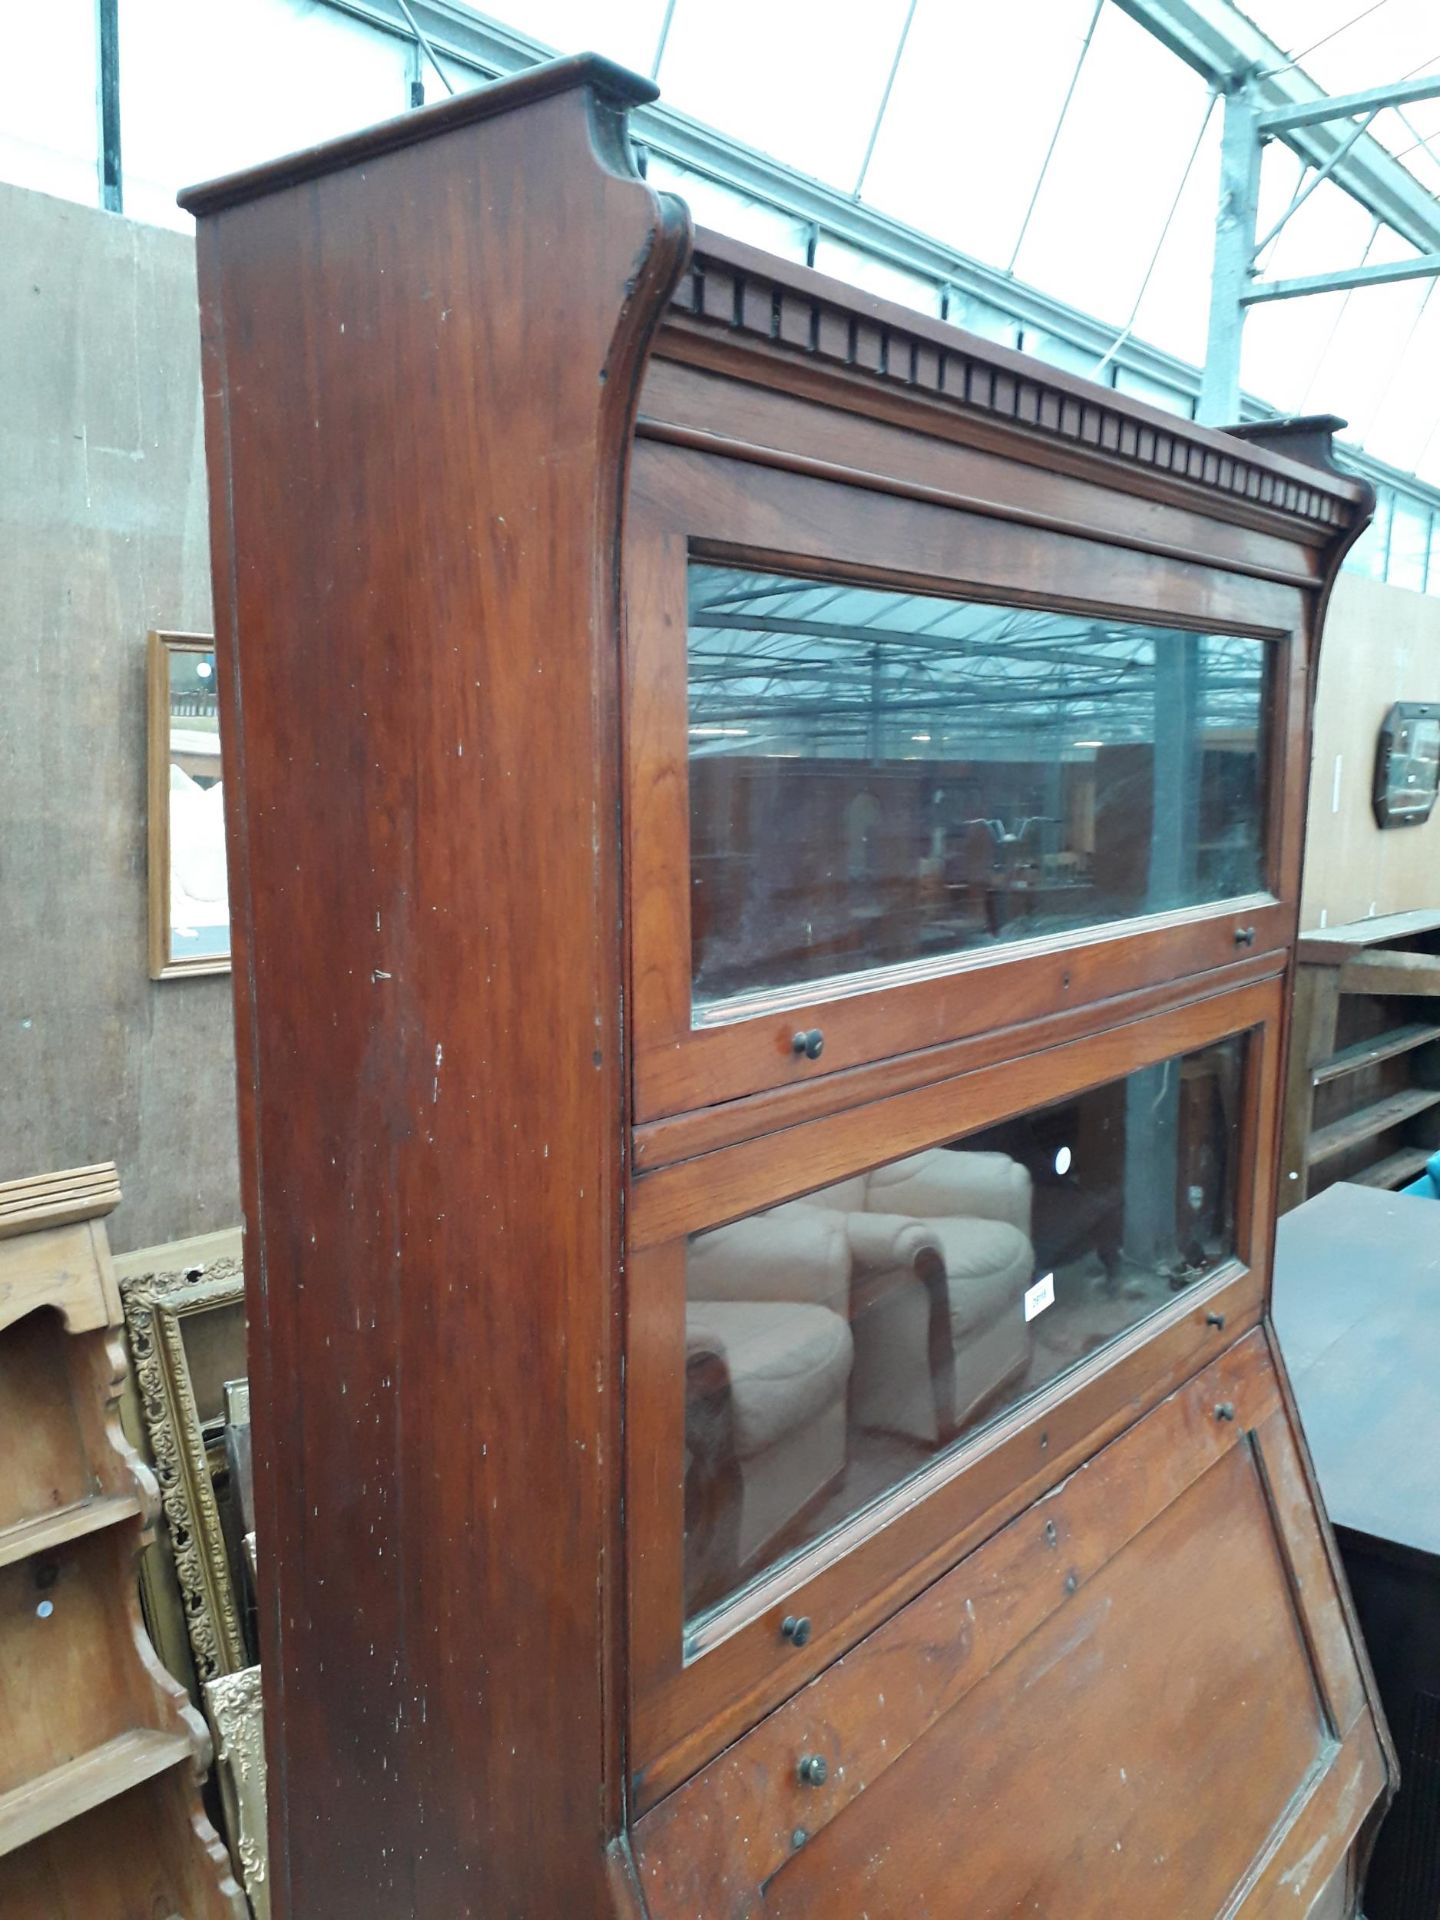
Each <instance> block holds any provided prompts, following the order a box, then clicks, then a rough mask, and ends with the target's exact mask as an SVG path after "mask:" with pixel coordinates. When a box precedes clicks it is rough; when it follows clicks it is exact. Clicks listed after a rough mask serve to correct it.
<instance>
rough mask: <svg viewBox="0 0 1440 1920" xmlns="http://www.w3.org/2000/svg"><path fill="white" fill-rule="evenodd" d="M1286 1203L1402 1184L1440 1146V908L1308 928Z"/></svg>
mask: <svg viewBox="0 0 1440 1920" xmlns="http://www.w3.org/2000/svg"><path fill="white" fill-rule="evenodd" d="M1296 962H1297V965H1296V970H1295V1011H1294V1040H1293V1043H1292V1046H1291V1052H1290V1067H1289V1075H1288V1085H1287V1089H1286V1099H1285V1141H1284V1152H1283V1164H1282V1167H1281V1178H1280V1209H1281V1211H1282V1212H1286V1211H1288V1210H1289V1209H1290V1208H1291V1207H1298V1206H1299V1205H1300V1203H1301V1201H1302V1200H1305V1199H1308V1198H1309V1197H1310V1195H1312V1194H1316V1193H1323V1191H1324V1190H1325V1188H1326V1187H1328V1186H1331V1185H1332V1184H1333V1183H1334V1182H1335V1181H1337V1180H1346V1181H1348V1182H1349V1183H1350V1184H1351V1185H1352V1186H1365V1187H1389V1188H1395V1187H1401V1186H1404V1185H1406V1183H1407V1182H1409V1181H1411V1180H1413V1179H1414V1178H1415V1177H1416V1175H1417V1174H1419V1173H1420V1172H1421V1171H1422V1170H1423V1168H1424V1167H1425V1164H1426V1162H1427V1161H1428V1160H1429V1159H1430V1156H1431V1155H1432V1154H1433V1153H1434V1152H1435V1150H1436V1148H1437V1147H1440V910H1431V911H1428V912H1426V911H1416V912H1411V913H1392V914H1385V915H1382V916H1381V917H1380V918H1378V919H1374V920H1357V921H1355V922H1353V923H1352V924H1351V925H1349V926H1343V927H1330V928H1327V929H1326V930H1325V931H1323V932H1319V933H1306V934H1302V935H1301V937H1300V941H1299V944H1298V946H1297V949H1296Z"/></svg>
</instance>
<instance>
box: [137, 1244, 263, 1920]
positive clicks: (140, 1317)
mask: <svg viewBox="0 0 1440 1920" xmlns="http://www.w3.org/2000/svg"><path fill="white" fill-rule="evenodd" d="M117 1266H118V1270H119V1274H120V1292H121V1296H122V1298H123V1301H124V1307H125V1331H126V1336H127V1338H128V1340H129V1344H130V1355H131V1362H132V1375H131V1393H130V1396H129V1402H128V1405H127V1407H126V1419H127V1425H129V1426H130V1428H131V1430H132V1433H133V1435H134V1437H135V1439H136V1441H137V1443H138V1444H139V1445H140V1446H141V1447H142V1448H143V1450H144V1451H145V1452H146V1453H147V1454H148V1456H149V1459H150V1461H151V1464H152V1465H153V1467H154V1471H155V1477H156V1480H157V1481H158V1482H159V1486H160V1500H161V1507H162V1511H163V1519H164V1524H163V1526H162V1527H161V1528H160V1529H159V1530H158V1532H157V1536H156V1540H155V1543H154V1545H153V1547H151V1549H150V1550H149V1551H148V1552H147V1554H146V1555H145V1557H144V1560H143V1562H142V1569H141V1595H142V1600H143V1604H144V1608H145V1613H146V1616H147V1619H148V1621H149V1623H150V1630H151V1633H152V1634H153V1636H154V1638H155V1641H156V1644H157V1645H158V1646H159V1648H160V1650H161V1652H162V1654H163V1656H164V1658H165V1659H166V1661H167V1664H169V1666H170V1667H171V1670H172V1671H173V1672H175V1673H177V1674H181V1675H182V1676H184V1677H185V1679H186V1680H187V1682H188V1683H189V1684H190V1686H191V1690H192V1694H193V1697H194V1698H195V1700H196V1701H197V1703H198V1704H199V1705H201V1706H203V1708H204V1711H205V1715H206V1718H207V1719H208V1721H209V1723H210V1728H211V1732H212V1734H213V1736H214V1742H215V1762H216V1779H217V1784H218V1791H219V1799H220V1813H221V1817H222V1820H223V1823H224V1827H225V1831H226V1837H227V1838H228V1840H229V1843H230V1850H231V1855H232V1858H233V1860H234V1864H235V1867H236V1869H237V1872H238V1873H239V1875H240V1877H241V1880H242V1883H243V1885H244V1888H245V1892H246V1895H247V1897H248V1899H249V1902H250V1907H251V1911H252V1913H253V1915H254V1916H255V1920H269V1912H270V1903H269V1874H268V1871H267V1859H266V1830H265V1748H264V1737H263V1722H262V1717H261V1705H260V1669H259V1666H258V1665H257V1664H256V1661H257V1657H258V1652H257V1647H256V1639H255V1584H254V1582H255V1533H254V1519H253V1480H252V1477H251V1469H250V1395H249V1386H248V1382H247V1379H246V1377H245V1368H246V1353H245V1284H244V1275H243V1270H242V1267H241V1259H240V1235H239V1231H238V1229H237V1230H235V1231H233V1232H229V1233H222V1234H210V1235H206V1236H204V1237H202V1238H199V1239H195V1240H188V1241H179V1242H175V1243H173V1244H172V1245H170V1246H167V1247H151V1248H147V1249H145V1250H144V1251H143V1252H141V1253H136V1254H131V1255H129V1256H127V1257H126V1258H125V1259H124V1260H122V1261H120V1262H118V1263H117Z"/></svg>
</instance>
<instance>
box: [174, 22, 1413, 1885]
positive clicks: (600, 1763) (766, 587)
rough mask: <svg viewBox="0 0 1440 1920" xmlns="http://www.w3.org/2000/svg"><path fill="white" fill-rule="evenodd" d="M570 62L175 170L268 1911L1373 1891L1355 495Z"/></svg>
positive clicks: (1303, 443) (1308, 453)
mask: <svg viewBox="0 0 1440 1920" xmlns="http://www.w3.org/2000/svg"><path fill="white" fill-rule="evenodd" d="M652 93H653V89H651V88H650V87H649V86H648V85H647V84H646V83H645V82H643V81H640V80H637V79H636V78H634V77H633V76H631V75H628V74H626V73H624V72H622V71H621V70H619V69H617V68H614V67H612V66H610V65H609V64H608V63H606V62H604V61H600V60H596V59H594V58H584V59H578V60H568V61H561V62H557V63H555V64H553V65H550V66H546V67H542V68H536V69H534V70H532V71H530V72H528V73H526V74H525V75H524V76H522V77H520V78H517V79H515V80H513V81H510V82H507V83H505V84H497V85H495V86H493V87H490V88H487V89H485V90H483V91H480V92H476V93H472V94H469V95H466V96H463V97H459V98H456V99H454V100H452V101H449V102H447V103H444V104H442V105H440V106H437V107H435V108H434V109H431V110H427V111H424V112H420V113H416V114H414V115H412V116H410V117H408V118H406V119H404V120H397V121H394V122H391V123H389V124H387V125H385V126H381V127H377V128H374V129H372V130H370V131H369V132H366V133H364V134H361V135H359V136H357V137H354V138H351V139H346V140H342V141H339V142H337V143H334V144H332V145H330V146H327V147H322V148H318V149H316V150H315V151H313V152H310V153H307V154H303V155H299V156H296V157H294V158H293V159H289V160H285V161H280V162H277V163H275V164H273V165H271V166H268V167H265V168H262V169H259V170H258V171H256V172H253V173H250V174H248V175H245V176H243V177H238V178H235V179H231V180H227V181H222V182H218V183H215V184H213V185H210V186H207V187H203V188H200V189H197V190H196V191H195V192H193V193H192V194H190V195H188V196H187V201H186V204H188V205H189V206H190V207H192V208H193V209H194V211H195V212H196V214H197V215H198V218H199V242H198V244H199V259H200V285H201V304H202V325H203V332H204V341H205V388H206V405H207V441H208V448H209V463H210V478H211V497H212V531H213V544H214V579H215V596H216V631H217V645H218V649H219V655H220V660H221V663H222V675H223V679H222V693H223V702H224V704H223V708H222V714H223V722H222V723H223V725H224V727H225V730H226V734H227V738H226V753H227V756H228V757H229V760H230V764H231V765H232V766H233V768H234V769H235V771H234V773H233V775H232V776H231V786H230V816H229V834H230V862H231V865H230V871H231V875H232V887H233V890H234V914H235V927H236V966H235V979H236V1001H237V1023H238V1042H239V1062H240V1075H239V1078H240V1089H241V1091H240V1105H241V1127H242V1135H243V1154H242V1158H243V1164H244V1180H245V1216H246V1235H247V1238H246V1255H245V1259H246V1267H247V1283H248V1286H249V1289H250V1309H251V1325H252V1328H253V1331H254V1344H255V1352H254V1354H253V1358H252V1363H251V1379H252V1392H253V1395H254V1408H255V1433H256V1436H257V1440H256V1444H257V1449H258V1456H259V1457H258V1474H257V1501H258V1510H259V1540H260V1550H261V1552H262V1554H263V1555H264V1558H265V1563H266V1564H265V1569H264V1578H263V1579H262V1581H261V1589H262V1592H263V1594H264V1619H263V1628H262V1632H263V1663H262V1664H263V1671H264V1682H265V1718H266V1728H267V1737H268V1740H269V1742H270V1752H269V1777H270V1782H271V1794H272V1802H273V1809H272V1844H271V1861H272V1870H273V1876H274V1895H275V1911H276V1912H277V1913H278V1914H282V1915H287V1916H292V1917H293V1920H329V1917H330V1916H340V1915H344V1916H346V1920H354V1916H356V1915H375V1916H384V1917H385V1920H396V1917H397V1916H402V1915H411V1914H415V1915H421V1914H423V1915H426V1916H445V1920H451V1917H452V1916H461V1915H472V1914H473V1915H486V1916H489V1915H497V1916H499V1915H506V1916H510V1915H527V1916H541V1917H542V1920H576V1917H577V1916H588V1915H602V1914H623V1915H627V1916H631V1920H635V1917H636V1916H640V1915H649V1916H651V1920H680V1916H695V1915H700V1916H704V1920H720V1917H721V1916H741V1915H766V1916H775V1920H781V1917H782V1916H783V1920H801V1916H804V1917H805V1920H810V1917H811V1916H821V1915H824V1916H840V1917H841V1920H858V1917H859V1916H860V1915H868V1916H870V1920H880V1917H881V1916H901V1915H904V1916H916V1915H932V1916H946V1917H947V1920H948V1917H950V1916H965V1917H966V1920H986V1917H987V1916H999V1915H1010V1914H1026V1915H1032V1914H1039V1915H1045V1916H1049V1917H1050V1920H1058V1917H1060V1916H1063V1917H1064V1920H1075V1917H1076V1916H1096V1917H1098V1916H1102V1915H1103V1916H1106V1920H1116V1916H1136V1917H1137V1920H1192V1917H1193V1920H1210V1916H1214V1915H1219V1914H1227V1915H1228V1914H1243V1915H1245V1916H1247V1920H1253V1917H1254V1916H1259V1915H1262V1914H1263V1915H1269V1914H1285V1915H1295V1916H1300V1915H1306V1914H1309V1915H1315V1916H1339V1915H1345V1914H1348V1913H1351V1912H1353V1909H1354V1888H1355V1886H1356V1884H1357V1874H1358V1871H1359V1867H1360V1865H1361V1863H1362V1860H1363V1854H1364V1851H1365V1849H1366V1846H1367V1844H1368V1838H1369V1834H1370V1830H1371V1827H1372V1825H1373V1821H1374V1818H1375V1816H1376V1812H1377V1809H1378V1808H1379V1807H1380V1805H1381V1803H1382V1802H1383V1800H1384V1799H1385V1797H1386V1795H1387V1793H1388V1792H1389V1791H1390V1781H1391V1778H1392V1775H1393V1762H1392V1760H1391V1758H1390V1750H1389V1747H1388V1745H1387V1739H1386V1735H1385V1732H1384V1729H1383V1725H1382V1722H1381V1720H1380V1716H1379V1714H1378V1711H1377V1708H1376V1706H1375V1703H1374V1695H1373V1689H1372V1686H1371V1683H1370V1680H1369V1678H1368V1673H1367V1669H1366V1665H1365V1660H1364V1655H1363V1651H1362V1649H1361V1647H1360V1645H1359V1643H1358V1640H1357V1636H1356V1632H1355V1628H1354V1624H1353V1620H1352V1617H1351V1613H1350V1608H1349V1603H1348V1599H1347V1596H1346V1594H1345V1591H1344V1587H1343V1582H1342V1580H1341V1578H1340V1575H1339V1572H1338V1569H1337V1562H1336V1559H1335V1554H1334V1548H1333V1544H1332V1541H1331V1538H1330V1535H1329V1533H1328V1531H1327V1529H1326V1527H1325V1524H1324V1521H1323V1519H1322V1517H1321V1514H1320V1510H1319V1508H1318V1505H1317V1499H1316V1493H1315V1484H1314V1480H1313V1476H1312V1474H1311V1470H1310V1467H1309V1464H1308V1460H1307V1457H1306V1454H1305V1450H1304V1446H1303V1442H1302V1439H1301V1436H1300V1433H1299V1431H1298V1428H1297V1425H1296V1418H1295V1413H1294V1407H1293V1403H1292V1401H1291V1398H1290V1393H1289V1389H1288V1387H1287V1384H1286V1381H1285V1377H1284V1373H1283V1369H1282V1367H1281V1364H1280V1362H1279V1359H1278V1357H1277V1354H1276V1351H1275V1346H1274V1342H1273V1339H1272V1335H1271V1329H1270V1324H1269V1317H1268V1306H1267V1303H1268V1297H1269V1282H1270V1263H1271V1246H1272V1230H1273V1223H1274V1211H1275V1193H1274V1189H1275V1167H1276V1156H1277V1127H1278V1116H1279V1105H1278V1103H1279V1094H1280V1088H1281V1086H1282V1084H1283V1070H1284V1050H1285V1038H1286V1008H1287V984H1288V977H1289V971H1290V967H1291V950H1292V945H1293V940H1294V935H1295V927H1296V901H1297V898H1298V880H1299V871H1300V859H1301V834H1302V827H1303V820H1304V799H1305V785H1306V761H1307V735H1308V726H1309V713H1310V704H1311V696H1312V692H1313V688H1314V683H1315V668H1316V650H1317V647H1318V644H1319V638H1320V628H1321V622H1322V618H1323V611H1324V606H1325V601H1326V597H1327V595H1328V592H1329V590H1330V586H1331V583H1332V581H1333V579H1334V575H1335V570H1336V568H1337V566H1338V565H1339V562H1340V559H1341V556H1342V554H1343V552H1344V550H1345V548H1346V546H1347V545H1348V543H1349V542H1350V541H1352V540H1353V539H1354V538H1355V537H1356V535H1357V533H1358V532H1359V530H1360V529H1361V528H1362V526H1363V525H1364V524H1365V521H1366V519H1367V516H1368V514H1369V511H1370V506H1371V501H1370V498H1369V495H1368V493H1367V490H1366V488H1365V487H1364V486H1363V485H1362V484H1361V483H1360V482H1359V481H1357V480H1355V479H1353V478H1351V477H1349V476H1347V475H1345V474H1343V473H1341V472H1340V471H1338V470H1337V469H1336V468H1335V467H1334V466H1333V465H1331V463H1330V461H1329V458H1328V453H1329V429H1330V425H1331V424H1332V423H1330V422H1328V421H1308V422H1296V423H1290V424H1289V425H1287V426H1279V427H1276V428H1274V429H1272V430H1269V431H1268V432H1266V433H1260V432H1258V431H1256V432H1252V433H1251V434H1250V436H1249V437H1248V438H1242V437H1237V436H1231V435H1226V434H1223V433H1217V432H1210V431H1206V430H1204V429H1201V428H1198V427H1194V426H1192V425H1190V424H1188V423H1185V422H1180V421H1177V420H1173V419H1170V418H1168V417H1167V416H1165V415H1163V414H1160V413H1157V412H1155V411H1154V410H1152V409H1150V408H1147V407H1145V406H1143V405H1141V404H1139V403H1137V402H1133V401H1131V400H1128V399H1125V398H1123V397H1121V396H1119V395H1117V394H1116V393H1114V392H1113V391H1110V390H1108V389H1103V388H1100V387H1097V386H1092V385H1089V384H1087V383H1085V382H1083V381H1079V380H1075V379H1072V378H1070V377H1068V376H1066V375H1064V374H1060V373H1056V372H1054V371H1052V370H1051V369H1049V368H1047V367H1044V366H1042V365H1040V364H1038V363H1036V362H1034V361H1031V360H1028V359H1025V358H1023V357H1021V356H1020V355H1017V354H1014V353H1010V352H1007V351H1005V350H1003V349H1001V348H999V347H996V346H992V345H990V344H988V343H986V342H983V341H981V340H978V339H975V338H973V337H971V336H970V335H968V334H965V333H961V332H959V331H957V330H955V329H953V328H951V327H949V326H947V325H944V324H942V323H940V322H938V321H936V320H934V319H928V318H924V317H922V316H920V315H918V314H916V313H912V312H909V311H907V310H905V309H903V308H901V307H897V306H892V305H888V304H886V303H884V302H882V301H878V300H874V299H872V298H870V297H869V296H868V295H865V294H862V293H859V292H857V291H856V290H854V289H853V288H849V287H845V286H842V285H839V284H837V283H836V282H833V281H830V280H827V279H824V278H822V277H821V276H819V275H818V274H816V273H814V272H811V271H809V270H807V269H805V268H802V267H799V266H794V265H790V264H787V263H785V262H782V261H780V260H776V259H771V258H769V257H766V256H764V255H761V254H759V253H755V252H753V251H750V250H749V249H747V248H745V247H742V246H739V245H736V244H734V243H732V242H730V241H728V240H722V239H720V238H717V237H715V236H713V235H707V234H700V235H693V234H692V233H691V231H690V227H689V222H688V218H687V215H686V212H685V210H684V208H683V207H682V206H681V205H680V204H679V203H678V202H677V201H675V200H674V199H672V198H669V197H667V196H665V195H660V194H656V193H654V192H652V191H651V190H650V189H649V188H647V187H646V185H645V184H644V182H643V181H642V180H641V179H640V178H639V176H638V175H637V173H636V170H635V167H634V164H633V159H632V152H631V148H630V144H629V140H628V136H627V128H626V110H627V107H628V106H629V105H631V104H633V103H635V102H639V101H643V100H646V99H648V98H650V97H651V95H652Z"/></svg>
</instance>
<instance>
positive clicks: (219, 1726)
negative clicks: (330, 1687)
mask: <svg viewBox="0 0 1440 1920" xmlns="http://www.w3.org/2000/svg"><path fill="white" fill-rule="evenodd" d="M205 1707H206V1711H207V1712H208V1714H209V1716H210V1725H211V1728H212V1730H213V1732H214V1735H215V1768H216V1773H217V1776H218V1778H219V1782H220V1798H221V1802H222V1804H223V1806H224V1809H225V1824H226V1827H227V1829H228V1831H229V1835H230V1840H231V1844H232V1847H233V1849H234V1852H235V1854H236V1855H237V1856H238V1860H237V1864H238V1866H239V1868H240V1877H241V1879H242V1881H243V1882H244V1885H245V1892H246V1895H247V1897H248V1898H249V1901H250V1910H251V1912H252V1913H253V1915H254V1916H255V1920H270V1848H269V1839H268V1834H267V1829H266V1824H265V1717H264V1710H263V1706H262V1702H261V1691H260V1669H259V1667H246V1668H244V1670H243V1671H242V1672H240V1673H225V1674H221V1676H220V1678H219V1679H218V1680H208V1681H207V1682H206V1683H205Z"/></svg>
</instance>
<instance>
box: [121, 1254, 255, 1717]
mask: <svg viewBox="0 0 1440 1920" xmlns="http://www.w3.org/2000/svg"><path fill="white" fill-rule="evenodd" d="M120 1292H121V1296H122V1298H123V1300H124V1303H125V1331H126V1334H127V1336H128V1338H129V1341H130V1354H131V1359H132V1361H133V1363H134V1374H135V1383H136V1387H137V1389H138V1392H139V1396H140V1409H141V1413H142V1415H143V1418H144V1421H145V1430H146V1433H147V1434H148V1436H149V1440H150V1453H151V1458H152V1460H153V1462H154V1467H155V1477H156V1479H157V1480H158V1481H159V1483H160V1502H161V1506H162V1508H163V1510H164V1514H165V1521H166V1525H167V1527H168V1529H169V1533H170V1544H171V1548H172V1551H173V1553H174V1556H175V1571H176V1575H177V1577H178V1579H179V1583H180V1595H181V1601H182V1603H183V1606H184V1612H185V1626H186V1631H187V1632H188V1634H189V1636H190V1650H191V1653H192V1655H193V1657H194V1661H195V1672H196V1676H197V1678H198V1679H199V1681H200V1683H201V1685H202V1686H203V1685H204V1683H205V1682H206V1681H209V1680H214V1679H216V1678H218V1677H219V1676H220V1675H222V1674H228V1673H235V1672H237V1671H239V1669H241V1668H242V1667H244V1666H245V1664H246V1661H247V1658H248V1655H247V1653H246V1650H245V1637H244V1634H243V1632H242V1630H241V1624H240V1610H239V1605H238V1600H237V1596H236V1592H235V1584H234V1581H233V1579H232V1578H231V1573H230V1566H229V1562H228V1560H227V1558H226V1553H225V1539H224V1534H223V1532H222V1530H221V1525H220V1509H219V1506H218V1504H217V1502H216V1499H215V1489H214V1486H213V1485H212V1484H211V1480H210V1468H209V1462H208V1460H207V1457H206V1451H205V1439H204V1435H203V1433H202V1431H201V1426H200V1416H199V1413H198V1411H197V1409H196V1405H195V1394H194V1389H193V1387H192V1385H191V1381H190V1366H189V1361H188V1358H187V1356H186V1352H185V1338H184V1328H183V1322H184V1321H185V1320H186V1319H187V1318H188V1317H189V1316H190V1315H192V1314H197V1313H205V1312H207V1311H214V1310H215V1309H217V1308H219V1307H229V1306H234V1305H235V1304H236V1303H237V1302H239V1301H243V1299H244V1297H245V1280H244V1274H243V1270H242V1268H241V1263H240V1261H239V1260H232V1259H225V1260H216V1261H215V1262H213V1263H212V1264H211V1265H210V1266H208V1267H206V1268H203V1269H191V1270H189V1271H188V1272H182V1273H142V1274H136V1275H134V1276H133V1277H132V1278H130V1279H128V1280H122V1281H121V1283H120Z"/></svg>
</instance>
